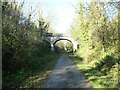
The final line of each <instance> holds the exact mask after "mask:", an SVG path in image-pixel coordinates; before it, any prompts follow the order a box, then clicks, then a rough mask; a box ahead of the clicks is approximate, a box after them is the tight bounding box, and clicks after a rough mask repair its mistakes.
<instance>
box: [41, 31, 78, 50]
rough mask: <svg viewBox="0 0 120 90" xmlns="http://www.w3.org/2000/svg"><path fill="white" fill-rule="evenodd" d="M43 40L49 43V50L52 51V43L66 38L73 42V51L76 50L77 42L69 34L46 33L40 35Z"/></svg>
mask: <svg viewBox="0 0 120 90" xmlns="http://www.w3.org/2000/svg"><path fill="white" fill-rule="evenodd" d="M42 39H43V40H45V41H47V42H49V43H50V45H51V50H52V51H54V45H55V43H56V42H57V41H59V40H67V41H70V42H71V43H72V44H73V52H75V51H76V50H77V46H78V43H77V41H75V40H74V39H73V38H72V37H70V36H65V35H63V34H57V35H56V34H55V35H53V34H52V33H48V34H46V35H44V36H43V37H42Z"/></svg>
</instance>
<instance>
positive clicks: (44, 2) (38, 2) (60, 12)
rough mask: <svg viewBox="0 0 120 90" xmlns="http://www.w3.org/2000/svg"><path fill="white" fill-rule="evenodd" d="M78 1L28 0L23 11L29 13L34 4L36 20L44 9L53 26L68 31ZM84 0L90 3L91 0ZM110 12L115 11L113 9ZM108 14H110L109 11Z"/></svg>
mask: <svg viewBox="0 0 120 90" xmlns="http://www.w3.org/2000/svg"><path fill="white" fill-rule="evenodd" d="M78 1H80V0H26V1H25V5H24V9H23V11H24V14H25V15H27V14H28V13H29V8H30V7H31V6H32V10H35V9H37V10H36V12H35V13H36V16H34V17H33V20H34V21H37V18H38V17H39V15H38V12H41V11H42V16H43V17H44V18H46V20H49V21H51V27H52V28H53V29H54V30H56V32H58V33H67V32H69V29H70V27H71V24H72V23H73V21H74V19H75V18H76V16H77V13H76V9H75V8H74V7H73V6H76V5H77V4H78ZM84 1H85V2H87V3H89V0H84ZM96 1H99V0H96ZM109 12H110V13H114V12H113V10H111V11H109ZM35 13H34V14H35ZM34 14H33V15H34ZM108 15H109V16H110V14H109V13H108ZM112 16H113V15H112Z"/></svg>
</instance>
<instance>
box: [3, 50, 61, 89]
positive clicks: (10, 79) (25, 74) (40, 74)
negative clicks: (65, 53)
mask: <svg viewBox="0 0 120 90" xmlns="http://www.w3.org/2000/svg"><path fill="white" fill-rule="evenodd" d="M59 56H60V54H55V53H53V52H50V53H48V54H44V55H43V56H42V57H41V55H39V53H38V54H34V55H31V56H30V57H29V62H31V64H30V65H31V66H29V69H25V68H23V69H21V70H18V71H17V72H15V73H12V74H9V75H7V76H5V75H3V88H41V87H42V85H43V84H44V82H45V80H46V78H47V76H48V74H49V73H50V72H51V70H52V69H53V67H54V66H55V64H56V62H57V59H58V57H59ZM43 60H44V63H41V61H43ZM3 74H4V73H3Z"/></svg>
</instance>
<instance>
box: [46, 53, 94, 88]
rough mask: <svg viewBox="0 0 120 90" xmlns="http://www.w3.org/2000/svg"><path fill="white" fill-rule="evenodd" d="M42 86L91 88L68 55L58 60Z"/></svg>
mask: <svg viewBox="0 0 120 90" xmlns="http://www.w3.org/2000/svg"><path fill="white" fill-rule="evenodd" d="M44 88H92V87H91V85H90V83H88V81H87V79H86V78H85V76H84V75H83V73H82V72H81V71H79V70H78V68H77V67H76V66H75V65H74V64H73V62H72V61H71V60H70V58H69V57H68V55H66V54H64V55H62V56H61V57H60V59H59V60H58V63H57V65H56V67H55V68H54V70H53V72H52V73H51V74H50V75H49V77H48V80H47V82H46V83H45V85H44Z"/></svg>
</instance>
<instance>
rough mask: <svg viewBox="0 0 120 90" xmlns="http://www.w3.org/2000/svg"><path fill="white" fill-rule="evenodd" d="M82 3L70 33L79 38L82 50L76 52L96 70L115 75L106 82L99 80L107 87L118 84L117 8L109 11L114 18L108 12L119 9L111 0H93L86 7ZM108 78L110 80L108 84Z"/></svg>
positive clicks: (105, 74) (107, 75)
mask: <svg viewBox="0 0 120 90" xmlns="http://www.w3.org/2000/svg"><path fill="white" fill-rule="evenodd" d="M79 6H80V7H79V11H78V12H79V15H78V17H77V19H76V21H75V24H74V25H73V27H72V29H71V35H72V36H73V37H74V38H75V39H77V40H78V42H79V50H78V51H77V52H76V55H77V56H78V57H82V58H83V62H84V63H85V65H88V64H89V66H91V67H92V68H91V69H90V71H91V70H96V72H100V73H101V75H103V76H104V77H106V78H107V77H109V79H110V78H112V80H109V79H108V80H105V82H103V81H99V82H100V83H99V84H104V85H106V86H105V87H110V86H111V87H117V85H118V81H117V80H118V77H117V76H118V60H119V59H118V46H119V44H118V41H119V39H118V17H117V14H118V12H115V14H113V13H112V12H109V14H111V15H112V16H113V17H112V18H110V17H109V15H108V13H107V12H108V11H109V9H111V8H113V9H114V10H118V9H117V8H115V7H112V6H111V5H110V4H109V3H105V2H94V0H91V2H90V4H88V7H85V5H84V4H83V3H80V4H79ZM83 10H84V11H85V10H86V11H85V12H84V11H83ZM76 33H77V34H76ZM78 64H79V61H78ZM88 71H89V70H88ZM93 76H94V75H93ZM99 76H100V75H99ZM96 77H97V76H96ZM97 78H98V77H97ZM97 82H98V81H97ZM106 82H108V83H107V84H105V83H106ZM99 84H98V86H99ZM113 85H114V86H113Z"/></svg>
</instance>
